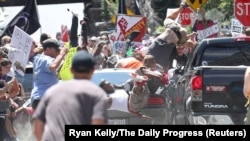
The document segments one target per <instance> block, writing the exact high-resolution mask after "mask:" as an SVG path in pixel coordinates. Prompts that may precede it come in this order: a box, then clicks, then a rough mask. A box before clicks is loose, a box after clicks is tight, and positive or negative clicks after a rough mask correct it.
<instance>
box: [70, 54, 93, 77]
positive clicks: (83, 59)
mask: <svg viewBox="0 0 250 141" xmlns="http://www.w3.org/2000/svg"><path fill="white" fill-rule="evenodd" d="M95 65H96V62H95V59H94V57H93V56H92V55H91V54H89V53H88V52H86V51H85V50H81V51H78V52H76V54H75V55H74V57H73V60H72V69H73V70H74V71H76V72H79V73H83V72H89V71H90V70H92V69H94V66H95Z"/></svg>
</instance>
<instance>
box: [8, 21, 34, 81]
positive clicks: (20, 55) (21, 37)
mask: <svg viewBox="0 0 250 141" xmlns="http://www.w3.org/2000/svg"><path fill="white" fill-rule="evenodd" d="M32 42H33V39H32V38H31V37H30V36H29V35H28V34H27V33H25V32H24V31H23V30H22V29H20V28H19V27H17V26H15V28H14V31H13V35H12V38H11V43H10V47H8V50H9V51H8V58H9V59H10V60H11V62H12V65H13V68H14V70H15V71H16V72H18V73H19V74H20V75H21V76H24V74H25V72H24V71H23V70H25V68H26V65H27V64H28V61H29V55H30V50H31V47H32ZM16 63H20V65H21V67H23V70H20V69H17V68H16V67H15V64H16Z"/></svg>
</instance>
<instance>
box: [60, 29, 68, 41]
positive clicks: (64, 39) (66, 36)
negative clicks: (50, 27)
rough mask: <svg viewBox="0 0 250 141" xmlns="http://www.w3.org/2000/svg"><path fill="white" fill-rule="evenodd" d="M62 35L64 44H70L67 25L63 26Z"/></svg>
mask: <svg viewBox="0 0 250 141" xmlns="http://www.w3.org/2000/svg"><path fill="white" fill-rule="evenodd" d="M61 33H62V36H61V38H62V39H61V40H62V41H63V42H69V33H68V28H67V26H65V25H62V26H61Z"/></svg>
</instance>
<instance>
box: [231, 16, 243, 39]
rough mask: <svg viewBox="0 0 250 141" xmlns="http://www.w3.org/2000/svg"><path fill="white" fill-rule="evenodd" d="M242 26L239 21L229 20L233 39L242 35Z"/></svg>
mask: <svg viewBox="0 0 250 141" xmlns="http://www.w3.org/2000/svg"><path fill="white" fill-rule="evenodd" d="M242 28H243V25H242V24H241V23H240V21H239V20H237V19H235V18H233V19H232V20H231V32H232V35H233V37H238V36H240V35H241V34H242Z"/></svg>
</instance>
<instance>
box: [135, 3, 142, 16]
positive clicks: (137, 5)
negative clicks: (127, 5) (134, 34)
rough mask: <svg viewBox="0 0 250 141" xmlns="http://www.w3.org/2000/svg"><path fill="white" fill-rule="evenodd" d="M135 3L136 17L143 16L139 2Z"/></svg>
mask: <svg viewBox="0 0 250 141" xmlns="http://www.w3.org/2000/svg"><path fill="white" fill-rule="evenodd" d="M134 2H135V9H134V10H135V15H141V12H140V9H139V2H138V1H137V0H134Z"/></svg>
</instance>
